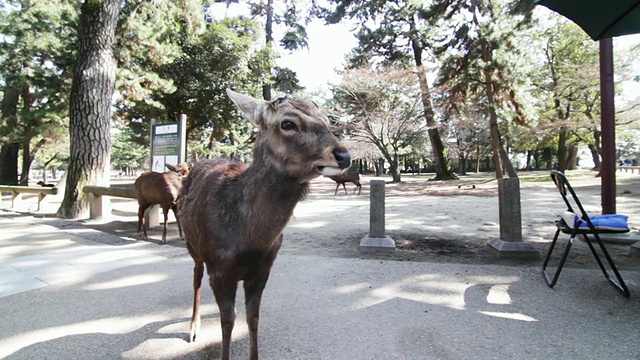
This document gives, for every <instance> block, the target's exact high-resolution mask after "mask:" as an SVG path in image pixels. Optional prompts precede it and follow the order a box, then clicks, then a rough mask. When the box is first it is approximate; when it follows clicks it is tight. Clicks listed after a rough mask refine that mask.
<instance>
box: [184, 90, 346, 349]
mask: <svg viewBox="0 0 640 360" xmlns="http://www.w3.org/2000/svg"><path fill="white" fill-rule="evenodd" d="M227 94H228V95H229V97H230V98H231V100H232V101H233V102H234V103H235V105H236V106H237V107H238V108H239V109H240V111H241V112H242V113H243V114H244V116H245V117H247V118H248V119H249V120H251V121H252V122H253V124H254V125H255V126H256V127H257V128H258V133H257V137H256V143H255V147H254V149H253V163H252V164H251V165H250V166H247V165H244V164H243V163H238V162H230V161H227V160H221V159H217V160H204V161H200V162H198V163H197V164H196V165H195V166H194V167H193V169H192V171H191V173H190V175H189V177H188V178H187V179H186V180H185V183H184V187H183V188H182V196H181V197H180V218H181V221H182V223H183V225H184V231H185V240H186V243H187V249H188V251H189V254H191V257H192V258H193V260H194V262H195V266H194V270H193V287H194V299H193V314H192V317H191V329H190V334H189V340H190V341H195V340H196V339H197V338H198V337H199V333H200V294H201V283H202V277H203V273H204V270H205V264H206V270H207V273H208V274H209V278H210V280H209V281H210V284H211V288H212V289H213V293H214V296H215V299H216V302H217V304H218V309H219V311H220V322H221V327H222V359H223V360H227V359H229V356H230V352H231V350H230V346H231V332H232V330H233V326H234V322H235V318H236V313H235V296H236V290H237V286H238V282H239V281H241V280H242V281H243V283H244V293H245V307H246V318H247V325H248V328H249V343H250V359H252V360H256V359H258V318H259V312H260V301H261V298H262V291H263V289H264V287H265V285H266V283H267V280H268V278H269V273H270V271H271V266H272V264H273V262H274V260H275V258H276V254H277V253H278V250H279V249H280V245H281V243H282V231H283V229H284V227H285V226H286V224H287V223H288V222H289V219H290V218H291V216H292V214H293V209H294V207H295V206H296V204H297V202H298V201H300V200H302V199H303V198H304V197H305V195H306V194H307V192H308V189H309V181H310V180H312V179H314V178H316V177H318V176H320V175H337V174H340V173H342V171H343V169H346V168H347V167H349V165H350V163H351V157H350V155H349V153H348V152H347V150H346V149H345V147H344V146H342V145H341V144H340V142H339V141H338V139H337V138H336V137H335V136H334V135H333V134H332V133H331V130H330V129H329V123H328V120H327V118H326V116H325V114H324V113H323V112H322V111H321V109H320V108H319V107H318V106H317V105H316V104H315V103H313V102H311V101H303V100H294V99H288V98H280V99H276V100H274V101H264V100H259V99H254V98H252V97H250V96H247V95H243V94H240V93H237V92H233V91H231V90H227Z"/></svg>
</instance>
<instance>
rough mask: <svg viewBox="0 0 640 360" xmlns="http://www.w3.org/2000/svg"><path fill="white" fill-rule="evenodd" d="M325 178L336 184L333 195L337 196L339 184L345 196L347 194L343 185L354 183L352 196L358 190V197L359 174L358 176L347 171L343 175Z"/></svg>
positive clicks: (359, 186)
mask: <svg viewBox="0 0 640 360" xmlns="http://www.w3.org/2000/svg"><path fill="white" fill-rule="evenodd" d="M327 177H328V178H329V179H331V180H333V181H335V182H336V191H334V192H333V195H337V194H338V188H340V184H342V188H343V189H344V193H345V195H346V194H348V192H347V187H346V185H345V184H346V183H348V182H351V183H354V184H355V185H356V188H355V189H353V193H354V194H355V193H356V190H358V195H360V192H361V191H362V185H361V184H360V174H358V173H357V172H355V173H354V172H348V170H347V171H345V172H344V173H343V174H340V175H335V176H327Z"/></svg>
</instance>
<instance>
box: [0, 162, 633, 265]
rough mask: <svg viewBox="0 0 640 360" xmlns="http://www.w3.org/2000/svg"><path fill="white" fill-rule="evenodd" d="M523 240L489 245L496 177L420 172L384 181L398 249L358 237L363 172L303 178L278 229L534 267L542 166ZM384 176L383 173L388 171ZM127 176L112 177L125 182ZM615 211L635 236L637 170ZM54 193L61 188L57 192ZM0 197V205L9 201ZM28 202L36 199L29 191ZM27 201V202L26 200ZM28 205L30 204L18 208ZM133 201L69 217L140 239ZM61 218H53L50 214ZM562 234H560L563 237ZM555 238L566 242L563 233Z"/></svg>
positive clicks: (619, 255) (349, 250)
mask: <svg viewBox="0 0 640 360" xmlns="http://www.w3.org/2000/svg"><path fill="white" fill-rule="evenodd" d="M520 175H521V185H520V187H521V207H522V211H521V214H522V234H523V239H524V240H525V241H527V242H529V243H531V244H532V245H533V246H534V247H535V248H536V249H537V250H538V251H539V253H540V256H539V257H537V258H534V259H529V260H521V259H508V258H505V257H500V256H499V255H498V253H497V252H496V251H495V250H494V249H493V248H491V247H490V246H488V245H487V241H488V240H490V239H495V238H499V237H500V227H499V224H498V222H499V218H498V190H497V182H496V181H495V180H489V178H488V177H487V176H486V175H485V176H473V175H470V176H465V177H463V178H462V179H461V180H458V181H446V182H440V181H437V182H435V181H429V180H428V177H427V176H411V175H406V176H403V182H402V183H399V184H393V183H387V184H386V199H385V202H386V230H387V234H388V235H389V236H391V238H393V239H394V240H395V242H396V247H397V249H396V251H394V252H388V253H378V254H363V253H361V252H360V251H359V250H358V245H359V243H360V240H361V239H362V238H363V237H364V236H366V235H367V234H368V232H369V181H370V180H372V179H375V177H370V176H364V177H363V178H362V180H361V182H362V185H363V186H362V194H361V195H357V194H352V190H353V188H354V187H355V186H354V185H353V184H348V185H347V190H348V194H345V193H344V191H343V189H342V188H340V189H339V191H338V194H337V195H334V190H335V183H334V182H333V181H331V180H330V179H327V178H318V179H316V180H314V181H313V182H312V184H311V191H310V194H309V196H308V197H307V199H306V200H305V201H303V202H300V203H299V204H298V206H297V207H296V209H295V212H294V217H293V218H292V220H291V222H290V223H289V225H288V226H287V228H286V229H285V232H284V237H285V239H284V244H283V247H282V250H281V253H286V254H314V255H323V256H329V257H343V258H370V259H380V260H381V261H382V260H393V261H428V262H457V263H474V264H495V263H501V264H505V265H522V264H529V265H532V266H539V265H540V264H541V262H542V258H543V256H544V254H545V253H546V251H547V249H548V246H549V243H550V241H551V239H552V237H553V234H554V232H555V225H554V221H555V220H556V219H557V218H558V216H559V214H560V213H561V212H562V211H563V210H564V209H566V207H565V205H564V204H563V202H562V198H561V197H560V195H559V194H558V192H557V190H556V189H555V187H554V186H553V183H552V182H551V179H550V177H549V175H548V172H532V173H529V172H526V173H521V174H520ZM594 175H595V173H594V172H592V171H588V170H577V171H572V172H569V173H568V174H567V177H568V178H569V180H570V181H571V184H572V185H573V187H574V189H575V190H576V192H577V193H578V195H579V196H580V200H581V201H582V202H583V205H584V206H585V208H586V210H587V211H588V212H590V213H591V215H595V214H598V213H599V211H600V179H599V178H595V177H594ZM386 180H389V179H386ZM132 183H133V179H125V180H121V181H115V182H114V185H116V184H117V185H118V186H129V185H130V184H132ZM617 194H618V195H617V212H618V213H620V214H625V215H628V216H629V217H630V218H629V225H630V227H631V233H633V234H635V235H640V233H639V229H640V174H629V173H620V172H619V173H617ZM58 197H59V196H58ZM59 200H61V199H59V198H58V199H48V200H45V202H47V201H48V202H47V203H46V206H45V207H44V209H43V210H42V211H40V212H37V213H35V214H36V216H38V217H42V218H43V219H44V220H46V219H48V218H52V217H53V213H55V211H56V210H57V206H59ZM7 202H8V199H7V198H6V197H3V199H2V206H0V207H1V208H6V207H8V206H7V205H8V203H7ZM34 203H35V200H34ZM30 206H31V207H34V205H33V204H32V205H30ZM17 210H18V211H23V212H30V211H32V209H31V208H26V209H22V210H21V209H17ZM136 214H137V203H136V202H135V200H134V201H132V200H129V199H119V198H114V199H112V214H111V216H109V217H105V218H103V219H100V220H89V219H85V220H77V221H74V222H72V225H71V226H74V227H75V226H79V227H88V228H92V229H96V230H100V231H104V232H107V233H111V234H116V235H118V236H120V237H121V238H122V241H123V242H129V241H143V238H142V236H141V235H139V234H137V233H136V227H137V215H136ZM170 219H171V222H170V224H169V229H168V235H167V237H168V239H169V241H168V245H170V246H176V247H181V248H184V241H183V240H181V239H180V238H179V235H178V229H177V226H176V223H175V222H174V221H173V216H171V217H170ZM58 223H59V222H58ZM149 236H150V239H149V241H152V242H156V243H161V240H160V239H161V236H162V226H159V227H155V228H153V229H150V231H149ZM561 239H566V236H565V237H563V238H561ZM561 244H562V246H564V244H565V242H564V241H563V242H562V243H561ZM607 249H608V250H609V252H610V253H611V255H612V256H613V258H614V259H615V262H616V264H617V265H618V267H619V268H620V270H626V269H629V270H631V269H640V258H638V257H637V256H630V255H629V251H630V247H629V243H626V244H612V243H609V244H608V245H607ZM570 254H571V255H570V258H569V260H568V263H567V266H579V267H595V266H597V264H596V262H595V261H594V259H593V257H592V255H591V253H590V252H589V249H588V247H587V245H586V244H585V243H583V242H582V241H578V242H576V243H575V244H574V247H573V249H572V250H571V253H570Z"/></svg>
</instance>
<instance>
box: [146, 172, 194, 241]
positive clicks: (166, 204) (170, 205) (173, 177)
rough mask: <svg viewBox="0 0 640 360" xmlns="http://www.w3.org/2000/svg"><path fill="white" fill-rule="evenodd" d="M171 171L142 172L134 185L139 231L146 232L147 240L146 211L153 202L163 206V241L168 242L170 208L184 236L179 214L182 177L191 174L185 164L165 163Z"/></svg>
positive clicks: (179, 230)
mask: <svg viewBox="0 0 640 360" xmlns="http://www.w3.org/2000/svg"><path fill="white" fill-rule="evenodd" d="M165 166H166V167H167V169H168V170H169V171H167V172H164V173H159V172H155V171H147V172H144V173H142V175H140V176H139V177H138V178H137V179H136V181H135V182H134V183H133V186H134V187H135V189H136V197H137V198H138V233H140V229H141V228H142V231H143V233H144V238H145V240H148V239H149V238H148V237H147V228H146V226H145V224H144V212H145V211H146V210H147V208H148V207H149V206H151V205H153V204H159V205H160V207H162V213H163V215H164V228H163V230H162V242H163V243H164V244H166V243H167V221H168V215H169V209H171V210H173V214H174V215H175V217H176V223H178V232H179V233H180V238H182V227H181V226H180V218H179V216H178V196H179V194H180V189H181V188H182V179H183V178H184V177H185V176H187V175H188V174H189V168H188V167H187V166H186V165H184V164H179V165H175V166H174V165H171V164H165Z"/></svg>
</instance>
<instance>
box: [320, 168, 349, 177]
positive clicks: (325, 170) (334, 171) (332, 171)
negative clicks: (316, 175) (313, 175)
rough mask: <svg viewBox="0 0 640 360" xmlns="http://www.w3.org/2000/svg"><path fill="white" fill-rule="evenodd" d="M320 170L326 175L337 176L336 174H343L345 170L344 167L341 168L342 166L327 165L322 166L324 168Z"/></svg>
mask: <svg viewBox="0 0 640 360" xmlns="http://www.w3.org/2000/svg"><path fill="white" fill-rule="evenodd" d="M320 172H321V173H322V175H324V176H336V175H340V174H342V173H343V172H344V169H340V168H337V167H330V166H325V167H323V168H322V170H320Z"/></svg>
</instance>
